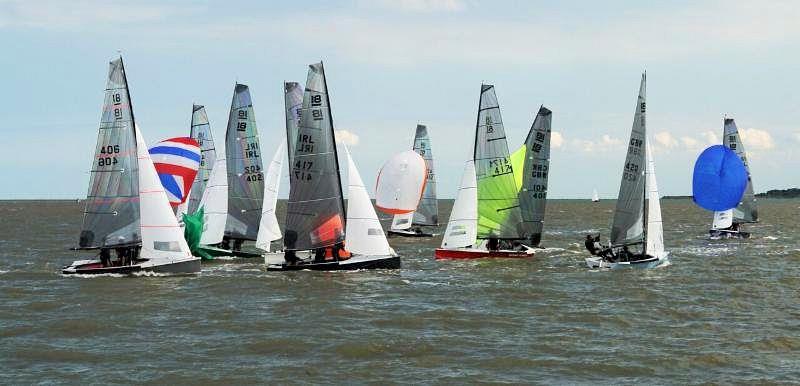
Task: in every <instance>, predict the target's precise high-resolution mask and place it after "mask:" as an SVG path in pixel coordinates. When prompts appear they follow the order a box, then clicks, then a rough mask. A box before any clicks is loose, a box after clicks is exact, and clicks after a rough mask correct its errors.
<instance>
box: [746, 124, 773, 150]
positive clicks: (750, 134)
mask: <svg viewBox="0 0 800 386" xmlns="http://www.w3.org/2000/svg"><path fill="white" fill-rule="evenodd" d="M739 135H740V136H741V137H742V142H743V143H744V147H745V149H753V150H769V149H772V148H774V147H775V141H773V140H772V135H770V133H769V132H768V131H766V130H759V129H752V128H751V129H739Z"/></svg>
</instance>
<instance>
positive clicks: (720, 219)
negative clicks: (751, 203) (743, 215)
mask: <svg viewBox="0 0 800 386" xmlns="http://www.w3.org/2000/svg"><path fill="white" fill-rule="evenodd" d="M731 225H733V209H728V210H723V211H721V212H714V222H712V223H711V229H717V230H718V229H727V228H730V227H731Z"/></svg>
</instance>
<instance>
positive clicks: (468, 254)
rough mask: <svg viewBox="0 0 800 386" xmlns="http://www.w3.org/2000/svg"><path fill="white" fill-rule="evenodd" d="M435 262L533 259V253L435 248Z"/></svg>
mask: <svg viewBox="0 0 800 386" xmlns="http://www.w3.org/2000/svg"><path fill="white" fill-rule="evenodd" d="M433 256H434V257H436V259H437V260H445V259H484V258H500V259H519V258H525V257H533V253H526V252H524V251H508V250H501V251H492V252H489V251H478V250H465V249H442V248H436V252H434V254H433Z"/></svg>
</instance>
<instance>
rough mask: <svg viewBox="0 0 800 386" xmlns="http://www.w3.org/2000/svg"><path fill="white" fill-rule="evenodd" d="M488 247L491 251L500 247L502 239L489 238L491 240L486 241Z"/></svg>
mask: <svg viewBox="0 0 800 386" xmlns="http://www.w3.org/2000/svg"><path fill="white" fill-rule="evenodd" d="M486 248H488V249H489V250H490V251H496V250H498V249H500V240H498V239H496V238H494V237H491V238H489V241H487V242H486Z"/></svg>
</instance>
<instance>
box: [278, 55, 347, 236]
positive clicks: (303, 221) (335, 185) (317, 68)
mask: <svg viewBox="0 0 800 386" xmlns="http://www.w3.org/2000/svg"><path fill="white" fill-rule="evenodd" d="M292 146H293V148H294V157H293V161H292V162H293V163H292V165H291V166H290V170H289V201H288V204H287V208H286V228H285V230H284V235H283V242H284V247H285V249H287V250H309V249H316V248H321V247H327V246H331V245H334V244H336V243H339V242H342V241H344V236H345V214H344V198H343V195H342V183H341V180H340V177H339V161H338V158H337V155H336V140H335V138H334V132H333V117H332V116H331V110H330V100H329V98H328V86H327V83H326V81H325V70H324V67H323V65H322V63H321V62H320V63H316V64H312V65H310V66H309V68H308V79H307V81H306V89H305V93H304V94H303V107H302V108H301V110H300V126H299V127H298V132H297V138H296V140H295V142H294V144H292Z"/></svg>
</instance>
